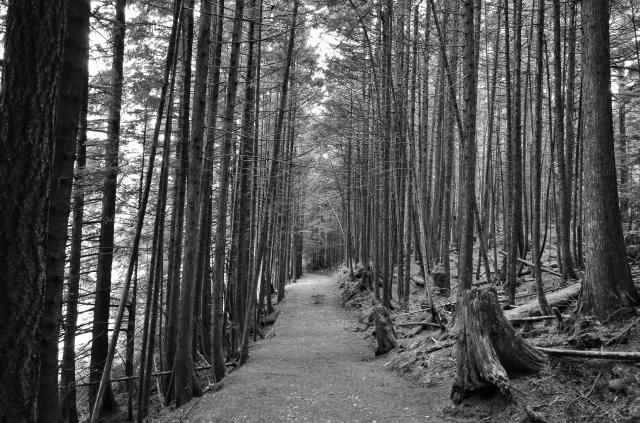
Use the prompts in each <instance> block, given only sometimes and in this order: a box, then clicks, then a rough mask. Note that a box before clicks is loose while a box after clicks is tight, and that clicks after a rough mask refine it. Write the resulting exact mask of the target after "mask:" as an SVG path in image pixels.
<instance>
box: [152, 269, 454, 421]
mask: <svg viewBox="0 0 640 423" xmlns="http://www.w3.org/2000/svg"><path fill="white" fill-rule="evenodd" d="M355 318H356V316H355V315H354V314H353V313H350V312H347V311H345V310H344V309H343V308H342V307H341V305H340V296H339V291H338V288H337V286H336V283H335V281H334V280H333V279H332V278H331V277H328V276H324V275H317V274H311V275H307V276H305V277H304V278H302V279H301V280H300V281H298V283H296V284H293V285H289V286H287V299H286V301H285V303H284V307H283V309H282V313H281V314H280V317H279V318H278V321H277V322H276V324H275V328H274V332H275V334H276V336H275V337H270V338H269V339H267V340H264V341H261V342H258V343H257V344H256V345H255V346H254V347H253V348H252V350H251V355H250V359H249V361H248V362H247V364H245V365H244V366H243V367H241V368H240V369H238V370H237V371H235V372H232V373H231V374H230V375H228V376H227V377H226V378H225V380H224V388H223V389H222V390H220V391H218V392H216V393H209V394H205V396H203V397H201V398H200V399H196V401H197V402H196V403H195V405H194V402H191V403H189V404H187V405H185V407H184V409H182V410H178V411H176V412H174V413H171V414H169V415H168V416H165V417H164V418H161V419H158V420H157V421H158V422H168V421H180V419H181V418H184V416H185V414H186V413H188V414H187V416H186V418H184V420H182V421H184V422H191V423H195V422H225V423H229V422H283V421H293V422H368V423H372V422H379V423H381V422H399V423H400V422H402V423H408V422H425V421H426V422H442V421H445V420H444V419H443V417H442V415H441V412H440V411H441V409H442V407H443V405H444V403H443V401H446V398H447V392H446V391H447V389H446V388H425V387H419V386H416V385H413V384H411V383H410V382H408V381H406V380H402V379H401V378H400V377H399V376H397V375H396V374H394V373H393V372H392V371H390V370H387V369H386V368H385V367H384V365H385V363H386V362H387V361H388V358H385V357H381V358H374V355H373V351H372V350H371V348H369V347H368V346H367V342H366V341H365V340H363V337H362V333H354V332H352V331H350V330H346V329H345V328H347V327H353V324H354V321H355ZM434 414H437V415H438V416H434ZM447 420H449V419H447ZM449 421H450V420H449Z"/></svg>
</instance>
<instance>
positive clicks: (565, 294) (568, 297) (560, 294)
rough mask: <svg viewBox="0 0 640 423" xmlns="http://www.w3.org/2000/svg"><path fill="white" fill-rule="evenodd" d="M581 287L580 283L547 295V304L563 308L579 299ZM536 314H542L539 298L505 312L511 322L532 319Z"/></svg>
mask: <svg viewBox="0 0 640 423" xmlns="http://www.w3.org/2000/svg"><path fill="white" fill-rule="evenodd" d="M581 286H582V284H581V283H580V282H578V283H574V284H573V285H569V286H567V287H565V288H562V289H558V290H557V291H554V292H551V293H549V294H547V303H549V307H558V306H562V305H563V304H566V303H568V302H569V301H572V300H574V299H576V298H578V295H579V294H580V288H581ZM536 314H540V308H539V306H538V299H537V298H534V299H532V300H530V301H528V302H526V303H524V304H522V305H519V306H518V307H516V308H513V309H511V310H507V311H505V312H504V315H505V316H506V318H507V319H509V320H511V319H522V318H524V317H530V316H534V315H536Z"/></svg>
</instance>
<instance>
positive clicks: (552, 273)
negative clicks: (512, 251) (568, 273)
mask: <svg viewBox="0 0 640 423" xmlns="http://www.w3.org/2000/svg"><path fill="white" fill-rule="evenodd" d="M500 254H501V255H503V256H506V255H507V253H505V252H504V251H500ZM516 260H518V261H519V262H520V263H522V264H524V265H526V266H529V267H532V268H535V267H536V265H535V264H533V263H531V262H530V261H527V260H523V259H521V258H519V257H518V258H517V259H516ZM540 271H542V272H546V273H549V274H550V275H553V276H557V277H559V278H561V277H562V274H560V273H558V272H556V271H555V270H551V269H548V268H546V267H542V266H540Z"/></svg>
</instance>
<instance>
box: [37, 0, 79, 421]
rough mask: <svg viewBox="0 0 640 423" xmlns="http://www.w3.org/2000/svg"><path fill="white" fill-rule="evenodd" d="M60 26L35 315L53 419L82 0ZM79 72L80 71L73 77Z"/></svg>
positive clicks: (45, 404) (70, 6)
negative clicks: (41, 281) (40, 301)
mask: <svg viewBox="0 0 640 423" xmlns="http://www.w3.org/2000/svg"><path fill="white" fill-rule="evenodd" d="M65 8H66V30H65V36H64V53H63V63H62V77H61V80H60V97H59V98H58V105H57V121H56V133H55V148H54V155H53V164H52V169H51V185H50V186H49V195H48V197H49V204H48V210H47V215H48V216H47V220H48V222H47V235H46V239H47V241H46V246H45V255H46V268H45V273H46V278H45V289H44V309H43V313H42V317H41V320H40V328H39V334H38V337H39V338H40V383H39V389H38V410H37V418H38V420H40V421H45V420H46V421H50V422H53V423H55V422H59V421H61V418H62V415H61V410H60V397H59V395H58V344H59V336H60V322H61V321H62V291H63V284H64V265H65V260H66V246H67V245H66V244H67V232H68V231H67V224H68V221H69V211H70V205H71V187H72V182H73V164H74V161H75V155H74V153H75V149H76V139H77V136H78V121H79V119H80V111H81V108H82V103H83V101H82V99H83V93H84V87H85V85H86V83H85V81H84V79H86V78H87V77H88V75H87V73H86V72H85V71H84V70H85V69H86V67H87V61H88V60H89V11H90V5H89V2H88V1H86V0H83V1H72V0H66V1H65ZM78 75H81V76H82V77H80V78H79V77H78Z"/></svg>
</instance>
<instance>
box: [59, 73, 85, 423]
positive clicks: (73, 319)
mask: <svg viewBox="0 0 640 423" xmlns="http://www.w3.org/2000/svg"><path fill="white" fill-rule="evenodd" d="M82 72H83V78H82V81H83V84H84V86H83V88H82V89H83V94H82V111H81V112H80V124H79V133H78V143H77V148H76V171H75V181H74V187H73V217H72V222H73V224H72V229H71V247H70V252H69V280H68V282H67V300H66V316H65V321H64V347H63V350H62V364H61V365H60V403H61V415H62V422H63V423H78V410H77V405H76V326H77V323H78V293H79V290H80V265H81V261H82V229H83V228H82V227H83V220H84V196H85V188H84V177H85V176H84V172H85V167H86V164H87V146H86V144H87V114H88V101H89V78H88V63H86V62H85V68H84V69H83V70H82Z"/></svg>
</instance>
